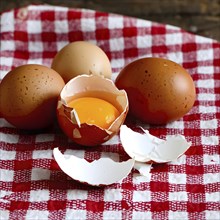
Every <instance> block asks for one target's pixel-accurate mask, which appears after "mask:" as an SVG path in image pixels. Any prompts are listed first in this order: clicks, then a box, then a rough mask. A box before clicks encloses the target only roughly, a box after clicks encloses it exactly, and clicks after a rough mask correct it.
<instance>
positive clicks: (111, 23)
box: [108, 16, 124, 29]
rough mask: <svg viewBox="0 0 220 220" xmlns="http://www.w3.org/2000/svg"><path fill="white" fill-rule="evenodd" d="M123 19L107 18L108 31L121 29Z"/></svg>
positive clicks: (116, 17)
mask: <svg viewBox="0 0 220 220" xmlns="http://www.w3.org/2000/svg"><path fill="white" fill-rule="evenodd" d="M123 27H124V24H123V17H119V16H109V17H108V28H109V29H116V28H120V29H121V28H123Z"/></svg>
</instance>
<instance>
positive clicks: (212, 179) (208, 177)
mask: <svg viewBox="0 0 220 220" xmlns="http://www.w3.org/2000/svg"><path fill="white" fill-rule="evenodd" d="M219 178H220V174H219V173H216V174H213V173H205V174H204V175H203V183H204V184H209V183H218V182H219Z"/></svg>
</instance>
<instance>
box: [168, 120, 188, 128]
mask: <svg viewBox="0 0 220 220" xmlns="http://www.w3.org/2000/svg"><path fill="white" fill-rule="evenodd" d="M166 128H170V129H173V128H180V129H183V128H184V122H183V121H181V120H179V121H173V122H170V123H168V124H166Z"/></svg>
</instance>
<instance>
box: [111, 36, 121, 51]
mask: <svg viewBox="0 0 220 220" xmlns="http://www.w3.org/2000/svg"><path fill="white" fill-rule="evenodd" d="M109 44H110V49H111V51H121V50H124V39H123V38H122V37H119V38H112V39H110V40H109Z"/></svg>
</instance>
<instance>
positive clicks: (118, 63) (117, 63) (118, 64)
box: [111, 59, 125, 68]
mask: <svg viewBox="0 0 220 220" xmlns="http://www.w3.org/2000/svg"><path fill="white" fill-rule="evenodd" d="M111 65H112V68H122V67H123V66H124V65H125V61H124V59H112V60H111Z"/></svg>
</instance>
